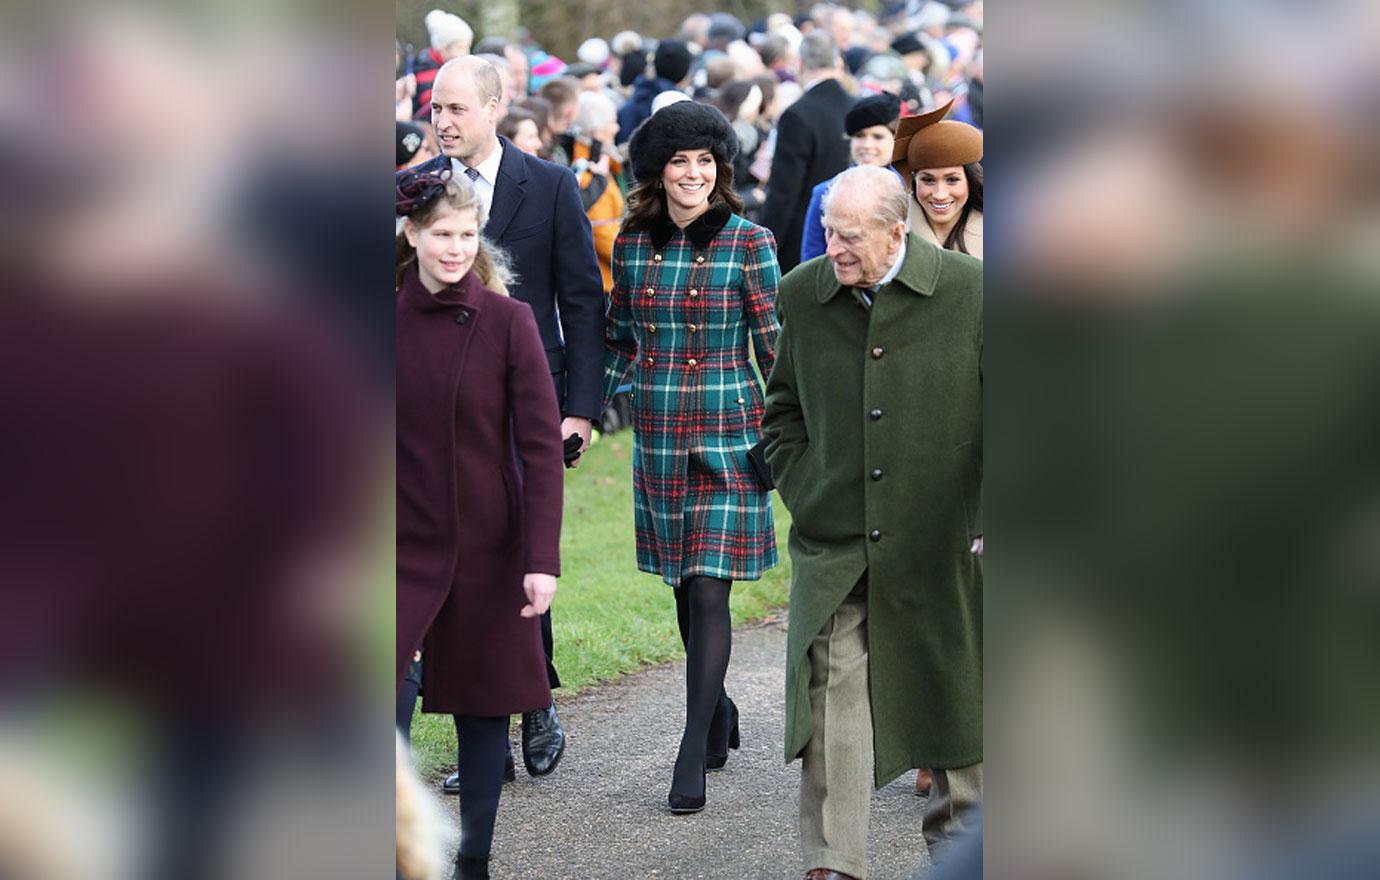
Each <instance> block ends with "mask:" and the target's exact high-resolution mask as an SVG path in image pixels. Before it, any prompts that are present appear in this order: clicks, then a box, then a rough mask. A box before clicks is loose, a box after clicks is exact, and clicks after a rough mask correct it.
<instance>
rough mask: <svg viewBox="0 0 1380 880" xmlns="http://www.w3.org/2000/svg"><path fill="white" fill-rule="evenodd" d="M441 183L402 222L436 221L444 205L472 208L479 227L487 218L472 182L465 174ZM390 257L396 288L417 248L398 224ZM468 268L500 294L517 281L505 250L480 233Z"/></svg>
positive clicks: (420, 224) (425, 223)
mask: <svg viewBox="0 0 1380 880" xmlns="http://www.w3.org/2000/svg"><path fill="white" fill-rule="evenodd" d="M444 187H445V188H444V189H442V190H441V191H440V193H439V194H438V195H437V196H436V197H434V198H430V199H428V200H426V201H424V202H421V203H419V204H418V205H417V207H416V208H415V209H414V210H413V211H412V213H410V214H408V215H406V217H407V219H406V220H405V221H404V222H405V223H411V224H412V226H413V228H414V229H425V228H426V227H428V226H430V225H431V224H432V223H434V222H435V221H436V219H437V217H438V216H439V215H440V213H441V210H442V208H445V209H446V210H450V211H474V212H475V219H476V220H478V221H479V226H480V228H483V226H484V221H485V220H486V219H487V218H486V217H485V216H484V211H483V206H482V205H481V204H480V202H479V194H478V193H477V192H475V189H474V184H472V183H470V182H469V180H467V179H465V178H451V179H449V180H447V181H445V184H444ZM393 257H394V259H393V265H394V266H395V267H396V268H395V270H394V275H393V284H394V288H395V289H396V288H399V287H402V281H403V274H404V273H405V272H406V271H407V269H408V267H410V266H412V265H414V264H415V263H416V262H417V251H416V249H414V248H413V247H412V244H411V242H409V241H408V240H407V234H406V233H405V232H404V231H403V230H402V229H401V228H399V229H398V235H397V241H396V243H395V244H394V247H393ZM471 271H472V272H474V273H475V274H476V276H477V277H478V278H479V283H480V284H483V285H484V286H485V287H487V288H488V289H490V290H492V291H493V292H495V293H501V294H503V295H504V296H508V295H509V293H508V291H509V288H511V287H512V286H513V285H514V284H516V283H517V279H516V277H515V276H514V274H513V268H512V264H511V263H510V262H509V260H508V255H507V253H505V252H504V251H503V250H502V249H501V248H499V247H498V246H497V245H495V244H494V243H493V242H491V241H489V240H488V239H487V238H485V237H484V236H482V235H481V236H480V237H479V252H478V253H476V254H475V255H474V266H473V268H472V269H471Z"/></svg>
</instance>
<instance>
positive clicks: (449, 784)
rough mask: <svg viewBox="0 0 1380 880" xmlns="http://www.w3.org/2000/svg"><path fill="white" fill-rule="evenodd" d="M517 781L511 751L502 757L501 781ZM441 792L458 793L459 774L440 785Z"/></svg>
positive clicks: (515, 766)
mask: <svg viewBox="0 0 1380 880" xmlns="http://www.w3.org/2000/svg"><path fill="white" fill-rule="evenodd" d="M515 779H517V765H516V764H515V763H513V753H512V752H511V751H509V752H508V754H506V755H504V756H503V781H504V782H512V781H513V780H515ZM441 791H442V792H444V793H445V794H459V793H460V774H459V773H452V774H450V775H449V776H447V777H446V779H445V781H444V782H442V783H441Z"/></svg>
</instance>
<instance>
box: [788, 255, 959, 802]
mask: <svg viewBox="0 0 1380 880" xmlns="http://www.w3.org/2000/svg"><path fill="white" fill-rule="evenodd" d="M777 317H778V318H779V319H780V321H781V334H780V336H779V337H778V339H777V349H776V351H777V356H776V364H775V366H774V368H773V369H772V371H771V377H770V379H769V380H768V382H767V393H766V398H767V400H766V415H765V418H764V420H763V432H764V434H765V435H766V437H767V442H768V445H767V457H768V460H769V461H770V462H771V466H772V469H773V471H774V472H775V477H776V484H777V488H778V490H779V491H780V492H781V499H782V500H783V501H784V502H785V504H786V507H787V509H788V510H790V512H791V517H792V520H793V522H792V525H791V532H790V545H789V546H790V553H791V560H792V566H793V572H794V574H793V579H792V583H791V605H790V625H789V634H788V636H787V647H786V652H787V657H786V760H787V761H788V762H789V761H793V760H795V759H796V758H797V757H799V756H800V754H801V752H802V751H803V750H804V748H805V745H806V743H807V742H808V741H809V739H810V732H811V726H812V722H811V716H810V663H809V658H808V654H807V652H808V650H809V648H810V643H811V641H812V640H813V639H814V638H815V636H816V635H818V634H819V632H820V630H821V629H822V628H823V626H824V624H825V623H826V622H827V621H828V619H829V617H830V616H831V615H832V614H833V613H834V611H835V609H837V608H838V606H839V604H840V603H841V602H842V601H843V599H844V597H845V596H847V595H848V593H849V591H850V590H852V589H853V587H854V586H855V585H856V584H857V582H858V579H859V578H860V577H861V576H862V574H863V573H864V572H867V574H868V593H867V595H868V640H869V656H868V671H869V675H870V682H871V696H872V722H873V745H874V747H875V756H876V760H875V765H874V772H875V783H876V785H877V786H878V787H881V786H883V785H885V784H886V783H888V782H890V781H891V780H893V779H895V778H896V777H897V776H899V775H900V774H902V773H904V772H905V771H906V770H909V769H911V768H915V767H931V768H954V767H965V766H968V765H970V764H974V763H977V762H979V761H981V760H982V561H981V559H979V558H978V557H975V556H973V555H972V553H971V552H970V550H969V547H970V546H971V543H972V539H973V537H975V536H976V535H979V534H981V533H982V527H981V521H980V516H981V514H980V509H979V503H980V493H981V484H982V366H981V364H982V262H981V261H979V260H977V259H974V258H972V257H969V256H967V255H966V254H961V253H958V252H955V251H947V250H941V249H939V248H937V247H935V246H934V245H932V244H929V243H927V242H923V241H921V240H920V239H918V238H916V237H915V236H914V235H910V236H907V238H906V252H905V257H904V263H903V265H902V268H901V270H900V272H899V273H898V274H897V276H896V278H895V280H894V281H892V282H891V283H889V284H887V285H885V286H884V287H882V288H881V289H880V290H879V291H878V292H877V295H876V298H875V302H874V304H873V306H872V307H871V308H870V309H869V308H867V307H866V306H865V305H864V301H863V299H862V297H861V295H860V294H859V293H858V292H857V291H856V290H854V289H853V288H851V287H842V286H841V285H840V284H839V283H838V281H837V279H836V278H835V277H834V271H833V267H832V266H831V265H830V263H829V261H828V259H827V258H826V257H817V258H815V259H813V260H810V261H809V262H807V263H803V264H801V265H800V266H798V267H796V268H795V269H794V270H792V271H791V272H790V273H789V274H787V275H786V277H784V278H783V279H782V280H781V288H780V293H779V296H778V298H777Z"/></svg>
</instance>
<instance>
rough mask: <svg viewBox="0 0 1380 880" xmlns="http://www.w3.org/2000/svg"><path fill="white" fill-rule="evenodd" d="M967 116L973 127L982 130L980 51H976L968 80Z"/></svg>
mask: <svg viewBox="0 0 1380 880" xmlns="http://www.w3.org/2000/svg"><path fill="white" fill-rule="evenodd" d="M968 115H969V116H970V117H972V123H973V125H975V126H977V127H978V128H982V50H981V49H978V51H977V54H976V55H975V56H974V57H973V64H972V68H971V72H970V73H969V78H968Z"/></svg>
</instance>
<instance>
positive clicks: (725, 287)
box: [604, 205, 780, 587]
mask: <svg viewBox="0 0 1380 880" xmlns="http://www.w3.org/2000/svg"><path fill="white" fill-rule="evenodd" d="M779 277H780V275H779V270H778V268H777V263H776V253H775V244H774V242H773V240H772V235H771V233H770V232H768V231H767V230H766V229H763V228H762V227H760V226H756V225H754V224H752V223H750V222H748V221H747V220H744V219H743V218H742V217H739V216H737V215H735V214H733V213H732V212H730V211H729V210H728V208H727V207H726V206H722V205H720V206H716V207H714V208H711V209H710V210H708V211H706V212H705V213H704V214H702V215H700V217H698V218H696V219H695V220H694V221H693V222H691V223H690V224H689V225H687V226H686V228H685V229H684V230H682V229H680V228H678V227H676V226H675V225H674V224H672V223H670V222H669V221H666V222H663V223H660V224H658V225H657V226H656V227H654V228H653V229H651V230H642V231H637V232H627V231H625V232H623V233H621V234H620V235H619V236H618V238H617V240H615V242H614V245H613V288H612V290H611V291H610V293H609V309H608V316H607V320H606V322H605V340H606V346H607V350H606V355H605V360H604V364H605V370H604V401H605V404H607V402H608V401H609V400H610V399H611V398H612V397H613V395H614V393H615V392H616V391H617V389H618V387H619V386H620V385H621V384H622V383H623V381H624V380H625V377H627V375H628V373H629V372H631V373H632V401H631V402H632V425H633V490H634V509H633V522H634V530H635V532H636V536H637V567H638V568H639V569H640V570H641V571H646V572H651V573H653V574H659V575H661V578H662V580H664V581H665V582H666V583H668V584H670V585H671V586H673V587H674V586H679V585H680V584H681V583H682V582H683V581H684V580H685V579H686V578H689V577H692V576H694V575H709V576H712V577H717V578H724V579H725V580H756V579H758V578H760V577H761V576H762V572H763V571H765V570H767V569H769V568H771V567H772V566H774V565H776V563H777V554H776V527H775V524H774V523H773V521H772V512H771V496H770V494H769V493H768V492H766V491H763V489H762V488H761V487H760V485H759V484H758V482H757V480H756V477H755V476H754V474H753V472H752V469H751V467H750V465H749V464H748V460H747V454H748V450H749V449H750V448H752V446H753V445H754V444H756V443H757V441H758V440H760V439H761V423H762V411H763V397H762V389H761V385H760V384H759V380H758V378H757V376H756V375H755V374H754V373H753V369H752V364H751V362H750V360H749V355H748V339H749V335H750V336H751V340H752V351H753V353H754V354H755V355H756V358H757V364H758V367H759V368H760V369H761V372H762V375H763V376H765V375H767V374H768V373H770V372H771V367H772V363H773V361H774V359H775V356H776V332H777V329H778V328H777V323H776V317H775V315H774V314H773V306H774V303H775V300H776V287H777V282H778V281H779Z"/></svg>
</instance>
